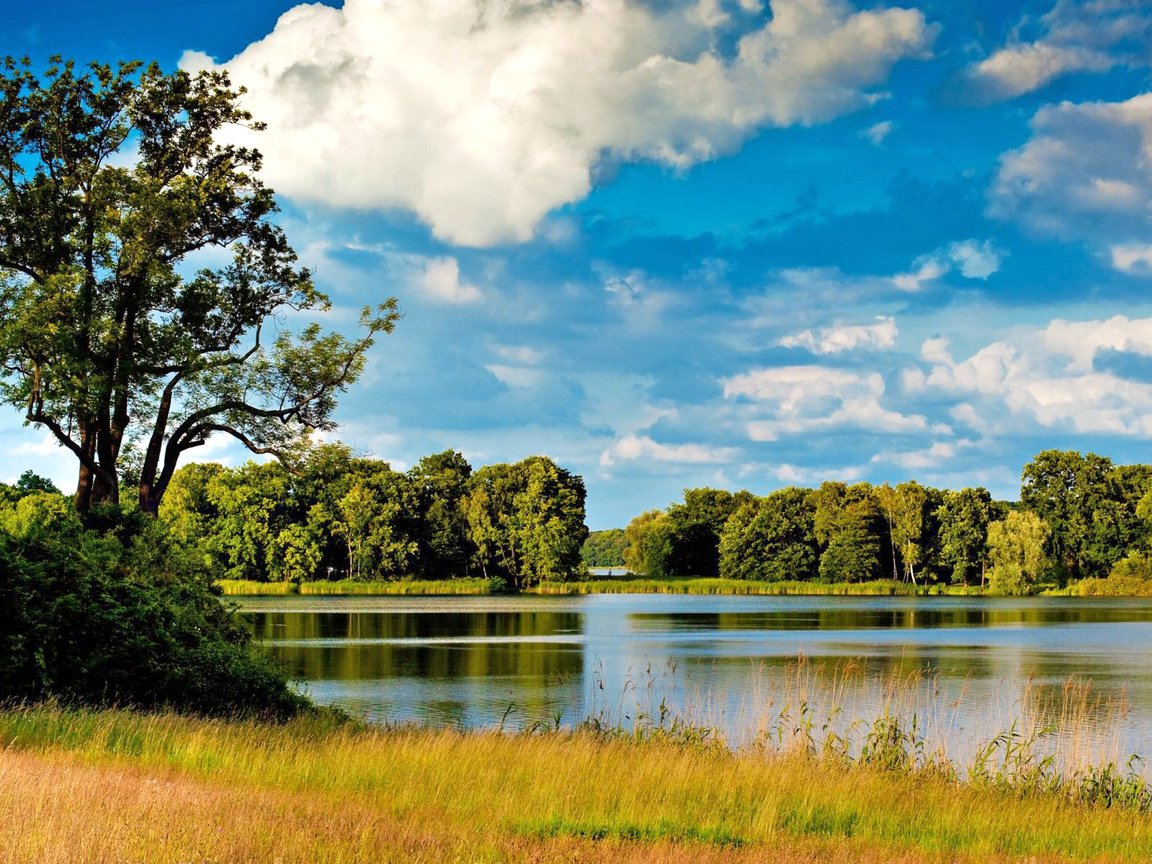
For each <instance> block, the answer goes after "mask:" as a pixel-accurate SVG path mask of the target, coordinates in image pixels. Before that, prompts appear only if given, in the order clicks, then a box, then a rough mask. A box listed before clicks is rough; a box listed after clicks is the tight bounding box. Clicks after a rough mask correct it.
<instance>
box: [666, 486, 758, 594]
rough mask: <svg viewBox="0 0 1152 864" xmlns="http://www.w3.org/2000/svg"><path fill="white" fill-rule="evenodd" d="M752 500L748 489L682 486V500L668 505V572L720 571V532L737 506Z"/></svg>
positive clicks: (712, 573)
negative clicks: (737, 490)
mask: <svg viewBox="0 0 1152 864" xmlns="http://www.w3.org/2000/svg"><path fill="white" fill-rule="evenodd" d="M750 500H752V495H751V494H750V493H748V492H740V493H738V494H736V495H733V494H732V493H731V492H729V491H727V490H726V489H708V488H703V489H685V490H684V503H683V504H673V505H672V506H671V507H669V508H668V511H667V513H668V518H669V519H670V520H672V525H673V531H672V548H671V556H670V561H669V564H668V567H669V572H670V573H672V574H675V575H677V576H703V577H705V578H710V577H715V576H717V575H719V573H720V532H722V531H723V530H724V523H725V522H727V521H728V517H729V516H731V515H732V514H733V513H734V512H735V511H736V509H737V508H738V507H740V505H742V504H745V503H747V502H748V501H750Z"/></svg>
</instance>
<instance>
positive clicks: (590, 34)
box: [182, 0, 935, 246]
mask: <svg viewBox="0 0 1152 864" xmlns="http://www.w3.org/2000/svg"><path fill="white" fill-rule="evenodd" d="M756 6H757V4H756V3H754V2H746V3H743V4H741V6H740V9H739V10H737V9H732V10H731V13H728V12H725V11H722V10H720V9H719V7H716V6H715V5H714V4H710V3H692V4H684V3H671V4H644V3H639V2H629V0H586V2H583V3H559V2H539V3H531V2H524V0H480V2H474V0H395V2H391V3H379V2H374V0H346V2H345V4H344V6H343V7H342V8H340V9H334V8H331V7H329V6H324V5H321V4H312V5H301V6H297V7H295V8H294V9H291V10H290V11H288V12H286V13H285V14H284V15H283V16H281V18H280V20H279V21H278V22H277V24H276V27H275V29H274V30H273V31H272V33H270V34H269V35H268V36H266V37H265V38H264V39H262V40H260V41H258V42H255V43H253V44H252V45H249V46H248V47H247V48H246V49H245V50H244V51H242V52H241V53H240V54H239V55H237V56H236V57H233V58H232V59H230V60H228V61H225V62H224V63H221V64H219V65H220V66H222V67H226V68H227V69H228V70H229V72H230V73H231V75H232V77H233V79H234V80H235V81H236V83H238V84H243V85H244V86H246V87H247V88H248V91H249V92H248V94H247V96H246V97H245V104H246V106H247V107H248V108H249V109H250V110H251V111H252V112H253V114H254V115H255V116H256V117H257V118H258V119H260V120H262V121H264V122H266V123H267V124H268V129H267V131H266V132H263V133H259V135H257V136H253V135H251V134H249V133H247V132H246V130H237V131H236V135H237V136H238V138H240V139H242V140H243V141H244V142H245V143H253V144H255V145H256V146H258V147H259V148H260V149H261V150H262V151H263V152H264V154H265V175H266V177H267V178H268V180H269V182H270V184H271V185H272V186H273V187H274V188H276V189H277V190H278V191H280V192H281V193H283V194H286V195H289V196H292V197H295V198H297V199H300V200H306V201H318V202H323V203H326V204H330V205H334V206H340V207H355V208H401V209H405V210H409V211H412V212H414V213H416V214H417V215H418V216H419V217H420V218H421V219H423V220H424V221H425V222H427V223H428V224H429V225H430V226H431V227H432V230H433V231H434V232H435V234H436V235H437V236H439V237H441V238H443V239H445V240H448V241H451V242H454V243H459V244H469V245H477V246H484V245H491V244H496V243H501V242H509V241H522V240H525V239H527V238H529V237H531V236H532V234H533V232H534V230H535V229H536V226H537V225H538V224H539V223H540V221H541V219H542V218H543V217H544V216H545V214H547V213H548V211H549V210H551V209H553V208H555V207H557V206H559V205H561V204H564V203H568V202H572V201H576V200H579V199H580V198H582V197H583V196H584V195H586V194H587V193H588V191H589V188H590V185H591V177H592V172H593V169H594V167H595V165H596V164H597V162H598V161H599V160H600V159H602V158H603V157H604V156H605V154H607V155H608V156H609V157H610V158H613V159H623V160H639V159H646V160H654V161H657V162H660V163H663V164H666V165H669V166H672V167H675V168H684V167H687V166H689V165H692V164H694V163H696V162H699V161H701V160H705V159H709V158H712V157H714V156H715V155H717V154H719V153H723V152H726V151H730V150H732V149H734V148H735V147H737V146H738V145H739V144H740V142H741V141H742V140H743V139H744V138H746V137H747V136H748V135H750V134H752V133H753V132H754V131H755V130H756V129H758V128H762V127H769V126H777V127H783V126H790V125H795V124H812V123H819V122H823V121H826V120H829V119H832V118H834V117H837V116H839V115H842V114H844V113H847V112H850V111H854V110H857V109H860V108H862V107H865V106H867V105H869V104H871V103H872V102H874V101H875V100H876V99H877V98H880V97H881V96H882V95H883V94H882V93H879V92H877V90H876V88H877V87H879V86H882V85H883V83H884V81H885V80H886V79H887V77H888V75H889V72H890V70H891V68H892V66H893V64H895V63H896V62H898V61H900V60H902V59H905V58H917V57H925V56H926V55H927V52H928V51H929V48H930V46H931V43H932V41H933V38H934V35H935V28H933V27H932V26H930V25H928V24H927V23H926V22H925V20H924V17H923V15H922V14H921V13H920V12H919V11H916V10H911V9H902V8H877V9H868V10H864V11H857V10H854V9H853V8H851V7H850V6H849V5H847V3H846V2H844V0H775V2H773V3H772V9H771V11H772V15H771V18H770V20H769V21H768V22H767V23H764V24H762V25H759V26H758V23H759V21H760V19H754V18H751V17H747V16H749V14H750V13H752V12H754V11H755V7H756ZM731 15H735V16H736V17H737V18H738V19H739V20H738V21H735V22H733V21H729V20H727V19H728V18H730V17H731ZM722 22H723V23H724V26H726V27H732V26H736V25H739V26H740V27H741V28H742V29H743V31H744V33H743V36H742V37H741V38H740V39H739V40H738V43H737V46H736V49H735V51H734V53H733V55H732V56H730V57H728V56H722V55H721V54H719V53H718V52H717V51H716V50H715V49H714V48H713V45H714V43H715V41H716V39H715V32H714V30H713V28H714V27H716V26H718V25H719V24H720V23H722ZM757 26H758V29H757ZM182 65H183V66H184V67H185V68H188V69H197V68H215V67H216V64H215V63H214V62H213V61H212V59H211V58H208V57H206V56H205V55H203V54H199V53H195V52H189V53H187V54H185V56H184V58H183V60H182Z"/></svg>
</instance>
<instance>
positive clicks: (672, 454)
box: [600, 435, 736, 468]
mask: <svg viewBox="0 0 1152 864" xmlns="http://www.w3.org/2000/svg"><path fill="white" fill-rule="evenodd" d="M735 456H736V451H735V450H733V449H732V448H730V447H709V446H707V445H704V444H661V443H659V442H658V441H654V440H652V439H651V438H649V437H648V436H647V435H627V436H625V437H624V438H621V439H620V440H619V441H617V442H616V443H615V444H614V445H613V446H612V447H611V448H610V449H608V450H605V451H604V452H603V453H601V454H600V465H601V467H604V468H607V467H610V466H612V465H615V464H616V463H617V462H620V461H629V462H633V461H636V460H644V461H656V462H673V463H677V464H691V465H719V464H722V463H725V462H729V461H731V460H732V459H734V458H735Z"/></svg>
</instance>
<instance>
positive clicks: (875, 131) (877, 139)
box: [864, 120, 895, 147]
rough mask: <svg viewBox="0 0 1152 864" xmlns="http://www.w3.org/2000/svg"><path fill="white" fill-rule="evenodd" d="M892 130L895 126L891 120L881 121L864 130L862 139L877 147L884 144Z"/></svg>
mask: <svg viewBox="0 0 1152 864" xmlns="http://www.w3.org/2000/svg"><path fill="white" fill-rule="evenodd" d="M894 128H895V126H894V124H893V123H892V121H891V120H882V121H881V122H879V123H875V124H873V125H872V126H869V127H868V128H867V129H866V130H864V137H865V138H867V139H868V140H869V141H871V142H872V143H873V144H874V145H876V146H877V147H879V146H880V145H881V144H883V143H884V139H885V138H887V137H888V136H889V135H890V134H892V130H893V129H894Z"/></svg>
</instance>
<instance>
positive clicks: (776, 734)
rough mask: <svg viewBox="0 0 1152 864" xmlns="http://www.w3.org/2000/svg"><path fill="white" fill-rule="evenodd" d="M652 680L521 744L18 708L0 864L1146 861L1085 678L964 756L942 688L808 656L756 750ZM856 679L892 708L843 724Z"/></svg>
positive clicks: (517, 738)
mask: <svg viewBox="0 0 1152 864" xmlns="http://www.w3.org/2000/svg"><path fill="white" fill-rule="evenodd" d="M648 676H649V681H648V683H644V682H643V681H640V680H637V681H636V682H635V683H633V684H632V685H631V686H630V687H628V688H626V691H627V692H626V693H625V694H623V695H622V696H619V697H615V698H613V699H612V700H607V699H606V700H605V703H604V704H603V705H601V706H600V708H599V710H598V711H596V712H595V713H594V714H593V716H592V717H590V718H589V720H588V721H587V722H585V723H584V724H582V725H581V726H580V727H578V728H576V729H570V730H563V729H552V728H549V729H543V728H542V727H541V726H539V725H537V726H533V727H530V728H527V729H524V730H522V731H520V732H518V733H509V732H506V731H494V730H490V731H472V732H462V731H457V730H446V729H428V728H414V727H384V728H380V727H369V726H365V725H363V724H359V723H356V722H349V721H347V720H342V719H341V718H339V717H338V716H336V715H329V714H318V715H316V716H311V717H305V718H301V719H299V720H296V721H293V722H291V723H288V724H285V725H280V726H269V725H261V724H258V723H251V722H225V721H208V720H198V719H191V718H187V717H181V716H176V715H167V714H162V715H139V714H133V713H129V712H122V711H103V712H84V711H69V710H65V709H62V708H59V707H53V706H41V707H34V708H26V709H19V710H10V711H7V712H4V713H0V788H4V790H5V794H4V796H0V860H4V861H6V862H8V861H11V862H24V861H29V862H31V861H38V862H39V861H72V860H83V861H94V862H100V861H159V862H164V861H172V862H175V861H191V860H197V861H200V860H222V861H223V860H227V861H266V860H273V859H274V858H275V859H278V860H282V861H333V862H344V861H375V860H389V861H399V862H408V861H413V862H415V861H508V860H535V861H540V862H545V864H547V862H552V861H574V860H603V861H615V860H621V861H626V860H636V861H639V860H667V861H697V860H698V861H744V860H748V861H751V860H757V861H763V860H773V861H813V862H815V861H818V860H820V861H862V862H879V861H901V862H920V861H973V862H975V861H1011V860H1020V859H1022V858H1026V859H1027V860H1029V861H1037V862H1039V861H1053V862H1055V861H1067V860H1085V859H1091V860H1094V861H1141V860H1148V859H1149V858H1152V815H1150V810H1152V793H1150V791H1149V786H1148V784H1147V782H1146V781H1145V779H1144V778H1143V776H1142V775H1141V774H1140V770H1139V768H1140V766H1139V765H1138V764H1136V763H1124V762H1120V761H1118V760H1117V759H1116V758H1113V756H1114V754H1113V753H1112V752H1111V751H1109V749H1108V748H1109V746H1114V744H1115V742H1114V741H1112V742H1110V741H1108V740H1107V739H1100V738H1099V736H1097V735H1096V732H1095V731H1094V730H1098V729H1100V728H1104V727H1105V726H1106V725H1107V724H1102V723H1101V722H1100V721H1101V712H1108V711H1114V710H1117V706H1114V705H1110V704H1106V703H1102V702H1101V701H1100V700H1099V699H1096V698H1095V697H1094V695H1093V692H1092V689H1091V687H1090V686H1088V685H1087V684H1086V683H1085V682H1080V681H1076V680H1071V681H1069V682H1067V683H1066V684H1065V685H1064V686H1063V687H1062V688H1044V687H1037V688H1035V689H1034V690H1032V691H1030V692H1029V693H1027V694H1025V696H1024V698H1023V699H1022V700H1021V702H1020V704H1019V705H1018V706H1016V707H1017V708H1018V710H1017V712H1016V716H1015V717H1014V718H1013V720H1012V722H1010V723H1009V725H1007V726H1006V727H1004V728H1003V729H1002V730H1001V731H1000V732H999V733H998V734H996V735H994V736H992V737H991V738H988V739H987V740H985V741H984V742H983V744H981V745H980V746H979V747H977V748H975V749H974V750H971V751H970V752H967V753H965V754H959V753H952V752H949V749H948V743H947V740H946V739H947V735H948V733H949V729H948V724H949V722H950V718H949V717H948V710H947V708H946V707H945V708H937V709H936V710H935V712H934V713H933V711H932V710H931V709H930V707H929V702H930V701H931V700H932V699H933V695H932V694H933V690H934V687H935V684H934V682H933V680H932V676H925V675H903V676H901V675H887V676H871V675H868V674H867V673H865V672H863V671H862V669H861V667H859V666H846V667H844V668H841V669H837V670H835V671H833V672H828V671H826V670H822V669H819V668H816V667H814V666H813V665H812V664H808V663H806V662H804V661H799V662H797V663H796V664H795V665H794V666H793V667H791V668H790V670H789V674H788V676H787V680H786V682H785V683H784V684H783V685H781V687H780V690H779V692H776V693H772V694H764V695H765V696H766V698H767V700H768V703H767V704H766V705H765V706H763V707H762V708H761V709H760V713H759V715H758V717H759V725H758V726H757V727H756V728H755V729H754V730H752V732H751V734H749V736H748V737H747V740H745V741H743V742H734V741H731V740H727V739H726V738H725V736H724V734H723V733H722V732H721V731H720V728H719V727H717V726H715V725H709V723H708V720H709V716H708V715H709V711H710V708H709V706H706V705H698V706H695V707H694V708H693V709H692V710H691V711H682V712H678V713H673V712H671V711H669V710H668V709H667V705H668V704H669V703H668V700H667V699H666V698H665V696H666V694H665V693H663V692H662V688H664V687H666V686H673V685H676V686H679V685H677V683H676V681H675V680H674V679H675V670H670V671H669V672H668V673H667V674H665V673H664V672H663V671H661V670H657V671H655V672H653V671H651V670H649V673H648ZM681 683H682V682H681ZM862 684H865V685H867V686H876V687H881V688H886V692H887V693H888V695H889V698H888V701H887V702H886V703H885V704H884V707H883V708H882V710H881V712H880V714H879V716H874V717H871V718H860V717H858V716H853V715H852V713H851V701H852V698H853V693H855V692H856V691H857V690H858V689H859V687H860V686H861V685H862ZM937 701H938V700H937ZM616 712H619V713H616ZM990 714H995V712H994V711H991V712H990ZM1094 736H1096V737H1094ZM61 838H81V839H80V840H77V841H76V842H77V843H79V844H80V845H79V846H77V847H75V848H76V849H79V850H81V853H82V854H80V853H75V852H74V854H73V855H72V857H68V855H66V854H64V852H62V851H61V843H62V842H63V841H62V840H61Z"/></svg>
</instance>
